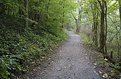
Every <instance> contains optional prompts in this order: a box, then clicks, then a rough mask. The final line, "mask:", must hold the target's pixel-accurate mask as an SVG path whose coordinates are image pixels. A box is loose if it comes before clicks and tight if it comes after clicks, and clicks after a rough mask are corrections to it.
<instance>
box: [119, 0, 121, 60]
mask: <svg viewBox="0 0 121 79" xmlns="http://www.w3.org/2000/svg"><path fill="white" fill-rule="evenodd" d="M119 14H120V30H121V0H119ZM119 35H120V36H119V40H121V33H120V34H119ZM119 48H121V44H120V45H119ZM120 51H121V50H120ZM119 55H120V58H119V60H120V61H121V53H119Z"/></svg>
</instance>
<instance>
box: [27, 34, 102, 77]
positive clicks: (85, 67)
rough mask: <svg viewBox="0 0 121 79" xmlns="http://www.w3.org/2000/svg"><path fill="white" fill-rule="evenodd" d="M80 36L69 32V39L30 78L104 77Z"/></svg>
mask: <svg viewBox="0 0 121 79" xmlns="http://www.w3.org/2000/svg"><path fill="white" fill-rule="evenodd" d="M85 52H86V50H85V48H84V46H83V44H81V40H80V36H79V35H77V34H75V33H73V32H69V40H68V42H66V43H65V44H64V45H62V46H61V47H60V48H59V49H58V51H57V52H56V53H55V54H53V55H52V56H50V58H48V60H47V61H46V62H44V63H42V66H41V67H38V68H37V70H36V72H34V74H36V75H34V76H31V78H28V79H102V78H101V77H100V76H99V74H98V73H97V72H96V70H95V69H94V68H95V67H94V66H93V64H92V63H91V62H90V60H89V57H88V55H87V54H86V53H85Z"/></svg>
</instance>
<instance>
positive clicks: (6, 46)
mask: <svg viewBox="0 0 121 79" xmlns="http://www.w3.org/2000/svg"><path fill="white" fill-rule="evenodd" d="M0 22H1V23H0V79H9V78H11V79H13V77H15V76H16V75H19V74H22V73H24V72H25V71H27V69H28V68H29V65H30V64H31V62H32V61H33V60H36V59H38V58H40V57H41V56H42V55H44V54H47V51H49V50H52V49H53V48H54V47H56V46H57V45H58V44H59V43H61V42H62V41H64V40H65V39H66V38H67V35H66V33H65V32H64V31H63V29H62V28H52V30H51V29H49V30H46V28H42V27H41V26H40V25H36V27H34V26H32V24H29V26H30V27H29V28H28V30H27V31H25V30H24V20H23V19H21V18H17V17H13V16H12V17H11V16H2V17H0Z"/></svg>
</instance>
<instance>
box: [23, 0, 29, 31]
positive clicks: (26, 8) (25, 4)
mask: <svg viewBox="0 0 121 79" xmlns="http://www.w3.org/2000/svg"><path fill="white" fill-rule="evenodd" d="M28 4H29V1H28V0H24V6H25V11H26V12H25V18H26V19H25V26H26V29H25V30H26V31H27V29H28Z"/></svg>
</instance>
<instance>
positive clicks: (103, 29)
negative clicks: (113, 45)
mask: <svg viewBox="0 0 121 79" xmlns="http://www.w3.org/2000/svg"><path fill="white" fill-rule="evenodd" d="M97 1H98V3H99V5H100V9H101V11H100V51H101V52H102V53H104V55H105V56H107V45H106V40H107V3H106V0H101V1H100V0H97Z"/></svg>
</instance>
